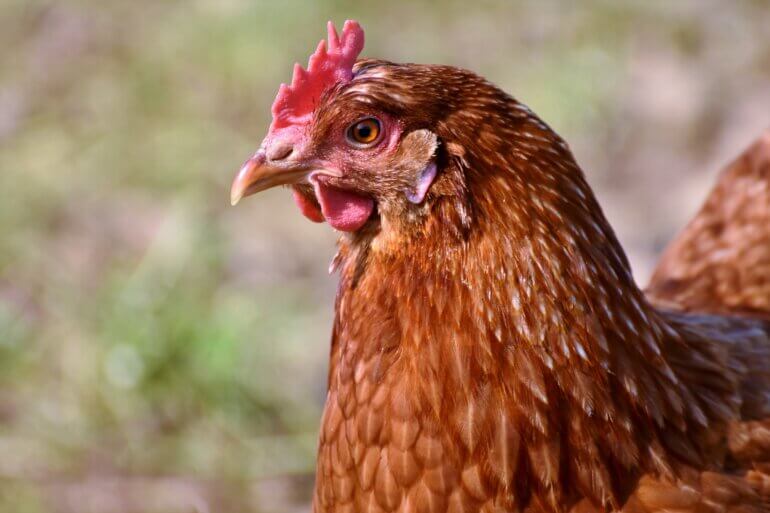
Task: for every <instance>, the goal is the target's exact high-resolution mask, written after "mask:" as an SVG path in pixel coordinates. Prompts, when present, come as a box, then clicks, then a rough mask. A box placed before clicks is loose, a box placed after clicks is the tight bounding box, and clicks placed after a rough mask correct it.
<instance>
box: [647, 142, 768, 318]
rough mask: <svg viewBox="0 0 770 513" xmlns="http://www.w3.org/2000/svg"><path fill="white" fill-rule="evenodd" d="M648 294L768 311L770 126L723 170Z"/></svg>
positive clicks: (720, 308) (732, 309)
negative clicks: (769, 128)
mask: <svg viewBox="0 0 770 513" xmlns="http://www.w3.org/2000/svg"><path fill="white" fill-rule="evenodd" d="M647 292H648V295H649V296H650V297H652V298H654V299H656V300H658V301H666V302H670V303H672V304H673V306H674V307H677V308H686V309H691V310H696V311H702V312H703V311H708V312H713V313H742V314H748V315H761V314H765V315H768V312H770V130H768V131H767V132H765V134H764V135H763V136H762V137H761V138H760V139H759V140H757V141H756V142H755V143H754V144H753V145H751V147H750V148H749V149H747V150H746V151H745V152H744V153H743V155H741V156H740V157H739V158H738V159H737V160H736V161H735V162H733V163H732V164H730V166H729V167H728V168H727V169H725V170H724V171H723V172H722V174H721V176H720V178H719V182H718V184H717V186H716V188H715V189H714V190H713V191H712V193H711V195H710V196H709V197H708V199H707V200H706V203H705V204H704V205H703V208H702V209H701V210H700V212H698V215H697V216H696V217H695V219H693V220H692V221H691V222H690V224H689V225H688V226H687V227H686V228H685V230H684V231H683V232H682V234H681V235H680V236H679V237H678V238H677V239H676V240H675V241H674V242H673V243H671V245H670V246H669V247H668V248H667V249H666V251H665V253H664V255H663V258H662V259H661V262H660V264H659V265H658V267H657V269H656V270H655V273H654V274H653V277H652V281H651V282H650V285H649V288H648V291H647Z"/></svg>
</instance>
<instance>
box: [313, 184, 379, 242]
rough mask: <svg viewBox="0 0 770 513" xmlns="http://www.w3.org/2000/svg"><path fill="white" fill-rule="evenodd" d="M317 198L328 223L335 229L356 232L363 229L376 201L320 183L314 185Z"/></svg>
mask: <svg viewBox="0 0 770 513" xmlns="http://www.w3.org/2000/svg"><path fill="white" fill-rule="evenodd" d="M313 185H314V187H315V196H316V198H317V199H318V203H319V204H320V205H321V212H323V216H324V217H325V218H326V221H327V222H328V223H329V224H330V225H331V226H332V227H333V228H335V229H337V230H341V231H344V232H354V231H356V230H358V229H359V228H361V227H362V226H363V225H364V223H366V221H367V220H369V217H370V216H371V215H372V211H374V200H373V199H372V198H369V197H367V196H361V195H359V194H355V193H353V192H350V191H345V190H342V189H335V188H334V187H330V186H328V185H324V184H322V183H320V182H318V181H315V183H314V184H313Z"/></svg>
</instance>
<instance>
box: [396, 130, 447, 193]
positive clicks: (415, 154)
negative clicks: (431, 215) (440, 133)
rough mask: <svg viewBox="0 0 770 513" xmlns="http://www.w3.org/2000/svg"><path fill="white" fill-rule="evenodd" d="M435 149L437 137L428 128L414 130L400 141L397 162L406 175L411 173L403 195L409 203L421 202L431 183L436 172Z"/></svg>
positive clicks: (436, 147)
mask: <svg viewBox="0 0 770 513" xmlns="http://www.w3.org/2000/svg"><path fill="white" fill-rule="evenodd" d="M437 149H438V137H436V134H434V133H433V132H431V131H430V130H425V129H422V130H415V131H413V132H410V133H408V134H407V135H406V136H405V137H404V139H403V140H402V141H401V145H400V147H399V155H398V156H397V162H399V167H401V168H402V169H403V172H404V173H405V174H406V175H407V176H408V175H412V178H411V179H410V180H409V182H410V183H409V185H407V186H406V187H405V188H404V195H405V196H406V199H407V200H409V202H410V203H414V204H415V205H419V204H420V203H422V202H423V201H424V200H425V196H427V194H428V191H429V190H430V186H431V185H433V181H434V180H435V179H436V175H437V173H438V168H437V167H436V159H435V157H436V150H437Z"/></svg>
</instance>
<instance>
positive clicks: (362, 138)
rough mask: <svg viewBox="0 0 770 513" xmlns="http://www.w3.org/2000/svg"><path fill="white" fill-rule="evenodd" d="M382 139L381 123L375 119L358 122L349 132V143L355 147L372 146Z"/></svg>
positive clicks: (351, 126)
mask: <svg viewBox="0 0 770 513" xmlns="http://www.w3.org/2000/svg"><path fill="white" fill-rule="evenodd" d="M379 137H380V122H379V121H377V120H376V119H375V118H366V119H362V120H361V121H356V122H355V123H353V124H352V125H350V127H349V128H348V131H347V138H348V141H350V142H351V143H353V145H354V146H370V145H372V144H374V143H375V142H376V141H377V140H378V139H379Z"/></svg>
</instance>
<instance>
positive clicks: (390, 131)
mask: <svg viewBox="0 0 770 513" xmlns="http://www.w3.org/2000/svg"><path fill="white" fill-rule="evenodd" d="M328 30H329V36H328V49H327V46H326V44H325V42H321V43H320V44H319V46H318V48H317V49H316V52H315V53H314V54H313V55H312V56H311V58H310V62H309V65H308V69H307V70H305V69H303V68H301V67H299V66H298V65H297V66H296V67H295V72H294V77H293V80H292V83H291V85H288V86H287V85H283V86H281V88H280V89H279V93H278V96H277V97H276V100H275V102H274V104H273V123H272V124H271V127H270V130H269V131H268V135H267V136H266V137H265V139H264V141H263V143H262V146H261V147H260V149H259V150H258V151H257V152H256V153H255V154H254V156H253V157H251V158H250V159H249V160H248V161H247V162H246V163H245V164H244V166H243V167H242V168H241V171H240V172H239V174H238V176H237V178H236V180H235V182H234V184H233V189H232V191H231V201H232V202H233V203H236V202H237V201H239V200H240V199H241V198H242V197H243V196H245V195H248V194H252V193H254V192H258V191H260V190H263V189H266V188H268V187H272V186H275V185H281V184H284V185H292V186H293V188H294V190H293V192H294V198H295V201H296V202H297V204H298V205H299V207H300V209H301V211H302V212H303V213H304V214H305V215H306V216H307V217H308V218H310V219H311V220H313V221H322V220H326V221H327V222H329V224H331V225H332V226H333V227H335V228H337V229H338V230H341V231H342V232H343V233H342V236H341V238H340V241H339V253H338V255H337V257H336V258H335V261H334V262H333V268H336V269H338V270H339V273H340V285H339V289H338V294H337V300H336V316H335V321H334V327H333V334H332V342H331V363H330V368H329V379H328V387H329V388H328V396H327V399H326V407H325V411H324V415H323V420H322V425H321V434H320V441H319V453H318V466H317V474H316V488H315V495H314V501H313V502H314V511H315V512H316V513H353V512H356V513H383V512H403V513H407V512H409V513H439V512H442V513H443V512H449V513H481V512H483V513H492V512H518V511H527V512H533V513H535V512H541V511H542V512H566V511H576V512H583V511H585V512H593V511H614V510H624V511H627V512H629V513H637V512H639V513H642V512H650V513H652V512H663V511H666V512H677V513H689V512H692V513H712V512H713V513H725V512H738V511H741V512H751V511H769V510H770V508H769V507H768V502H769V501H770V474H766V473H765V470H767V467H766V465H767V464H768V463H766V461H768V460H770V324H769V323H770V307H769V306H768V305H770V303H769V301H770V295H765V294H770V289H768V286H767V283H768V281H767V279H768V277H767V276H763V275H762V268H761V267H759V266H758V265H755V266H754V270H753V272H745V273H739V274H738V276H742V277H743V279H742V280H732V281H731V282H730V284H729V287H728V288H724V287H722V286H721V285H720V284H719V282H718V276H721V274H719V273H716V272H715V273H714V275H709V272H710V270H711V269H726V270H728V271H729V272H732V270H735V269H736V268H738V267H739V266H740V265H741V264H735V262H731V261H729V260H730V259H725V258H724V255H725V254H726V253H724V251H726V250H727V248H729V247H730V246H731V244H733V243H737V244H738V245H740V246H741V248H743V249H741V250H740V251H739V252H738V253H737V254H739V255H742V258H744V259H745V260H744V261H745V262H746V263H750V262H752V263H754V264H757V263H762V264H763V265H765V264H767V262H766V261H765V259H764V255H768V254H770V252H769V251H768V248H767V247H762V248H760V249H756V248H753V247H752V244H754V243H756V244H767V241H768V238H766V237H765V235H766V233H767V232H768V231H770V230H767V229H766V228H765V227H763V226H761V224H762V219H763V217H762V216H763V215H766V213H767V211H768V208H769V207H770V206H769V205H768V204H767V202H768V201H770V200H768V198H770V194H768V182H770V179H768V178H767V173H766V169H767V168H766V166H765V167H764V168H763V169H765V171H763V172H761V173H758V174H756V176H754V175H752V178H751V180H753V182H752V183H750V184H749V186H744V185H741V186H740V187H738V188H737V189H736V190H738V191H744V192H745V191H750V194H749V195H750V196H751V197H752V198H754V199H755V200H757V201H760V202H765V204H760V205H746V204H743V203H741V201H740V200H739V199H738V200H736V199H735V198H732V196H731V193H730V191H731V190H732V189H731V188H730V187H723V188H720V189H719V190H720V191H722V192H720V193H718V194H717V196H718V197H725V198H726V199H725V201H724V203H723V202H722V201H720V200H714V205H715V206H714V208H707V209H706V210H705V211H704V214H703V217H702V218H703V219H705V221H703V222H701V221H697V222H695V223H694V224H693V225H692V226H691V228H689V229H688V230H686V231H685V234H684V235H683V236H682V238H681V239H680V241H679V242H678V243H676V244H675V245H674V246H673V248H674V249H672V250H670V251H669V252H668V254H667V257H666V258H665V259H664V264H663V265H662V266H661V268H660V269H659V271H658V272H657V273H656V278H655V280H654V281H653V284H652V287H651V289H650V297H647V296H645V295H644V294H643V293H642V291H641V290H640V289H639V288H638V287H637V286H636V285H635V283H634V280H633V278H632V276H631V271H630V268H629V264H628V261H627V258H626V256H625V254H624V252H623V250H622V248H621V246H620V244H619V243H618V241H617V239H616V237H615V235H614V233H613V231H612V229H611V228H610V226H609V224H608V223H607V220H606V219H605V217H604V215H603V213H602V211H601V208H600V207H599V205H598V203H597V201H596V199H595V197H594V195H593V193H592V191H591V189H590V187H589V186H588V184H587V183H586V181H585V178H584V176H583V173H582V172H581V170H580V168H579V167H578V165H577V164H576V162H575V160H574V157H573V156H572V154H571V152H570V151H569V148H568V146H567V145H566V143H565V142H564V141H563V140H562V139H561V138H560V137H559V136H558V135H556V134H555V133H554V132H553V131H552V130H551V129H550V128H549V127H548V126H547V125H546V124H545V123H543V122H542V121H541V120H540V119H539V118H538V117H537V116H536V115H535V114H533V113H532V112H531V111H530V110H529V109H528V108H527V107H525V106H524V105H522V104H520V103H519V102H517V101H516V100H514V99H513V98H512V97H510V96H508V95H507V94H506V93H504V92H503V91H501V90H500V89H498V88H497V87H495V86H493V85H492V84H490V83H489V82H487V81H485V80H483V79H482V78H480V77H478V76H477V75H475V74H473V73H471V72H468V71H464V70H460V69H457V68H453V67H448V66H429V65H417V64H394V63H390V62H386V61H376V60H359V61H357V62H356V58H357V56H358V53H359V52H360V51H361V49H362V48H363V41H364V40H363V37H364V36H363V30H362V29H361V27H360V26H359V25H358V24H357V23H355V22H346V23H345V26H344V28H343V32H342V35H341V36H340V35H338V34H337V32H336V31H335V30H334V27H333V26H332V25H331V24H330V25H329V29H328ZM354 62H355V64H354ZM740 183H741V184H746V183H749V182H746V181H742V182H740ZM728 185H729V184H728ZM725 205H733V206H735V208H734V209H732V210H730V211H731V212H742V213H745V214H746V215H745V216H742V217H741V219H743V221H741V223H742V224H741V226H742V228H740V230H738V231H734V230H732V229H730V228H729V227H728V226H727V224H729V223H730V222H731V220H730V219H729V217H735V216H733V215H727V216H726V215H724V214H720V213H719V212H722V211H723V210H724V209H721V207H722V206H725ZM711 213H715V215H711ZM720 216H721V218H720ZM716 218H720V219H721V220H718V221H716V222H715V221H714V219H716ZM717 225H719V226H721V227H722V228H720V229H718V230H717V229H716V228H714V226H717ZM704 227H705V228H704ZM746 227H748V228H746ZM741 230H743V231H741ZM736 233H746V234H750V235H751V237H750V238H748V239H747V238H746V237H745V236H742V235H735V234H736ZM702 234H705V236H704V235H702ZM720 234H722V235H725V236H721V235H720ZM704 241H705V242H704ZM709 241H710V242H709ZM688 248H690V249H692V248H695V249H694V250H692V251H691V250H690V249H688ZM709 248H713V249H720V251H721V253H719V255H721V256H718V255H717V254H714V253H712V252H711V249H709ZM694 261H695V262H704V264H703V265H700V264H697V265H696V266H695V267H688V262H694ZM767 268H768V267H767V266H766V265H765V267H764V269H767ZM720 272H721V271H720ZM715 280H716V281H715ZM691 284H692V285H694V286H695V287H696V289H697V290H698V292H697V293H695V294H687V287H688V286H689V285H691ZM704 284H705V285H704ZM743 287H746V289H744V288H743ZM742 290H750V292H749V293H742ZM712 291H720V292H719V293H717V294H712ZM725 291H727V292H726V293H722V292H725ZM704 296H705V297H706V298H707V299H706V300H705V301H700V300H696V299H697V298H703V297H704ZM736 297H737V298H740V300H739V301H737V302H736V301H733V300H732V299H731V298H736ZM746 306H748V307H750V308H744V307H746ZM733 313H741V314H743V316H742V317H738V316H731V315H725V314H733ZM717 314H720V315H717ZM749 314H750V315H749Z"/></svg>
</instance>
